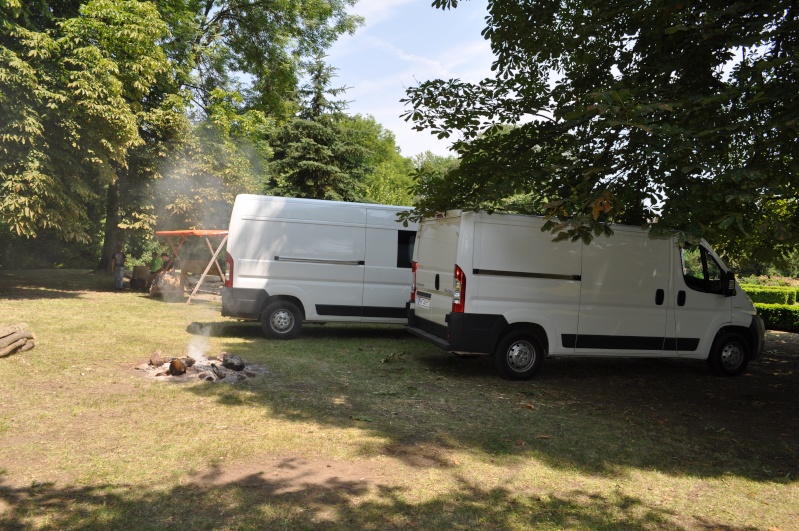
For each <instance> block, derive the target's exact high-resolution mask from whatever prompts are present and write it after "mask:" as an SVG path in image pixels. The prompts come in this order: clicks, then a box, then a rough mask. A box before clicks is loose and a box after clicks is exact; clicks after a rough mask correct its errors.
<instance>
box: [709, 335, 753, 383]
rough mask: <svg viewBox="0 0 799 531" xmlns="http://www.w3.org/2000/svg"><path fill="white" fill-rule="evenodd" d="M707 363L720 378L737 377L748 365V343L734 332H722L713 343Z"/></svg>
mask: <svg viewBox="0 0 799 531" xmlns="http://www.w3.org/2000/svg"><path fill="white" fill-rule="evenodd" d="M708 362H709V363H710V366H711V367H713V370H714V371H716V372H717V373H718V374H720V375H722V376H738V375H739V374H741V373H742V372H744V371H745V370H746V366H747V365H748V364H749V343H747V342H746V340H745V339H744V338H743V336H741V335H740V334H736V333H735V332H722V333H720V334H719V335H718V336H716V340H715V341H713V347H712V348H711V349H710V356H709V357H708Z"/></svg>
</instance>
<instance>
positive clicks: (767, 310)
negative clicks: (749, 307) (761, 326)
mask: <svg viewBox="0 0 799 531" xmlns="http://www.w3.org/2000/svg"><path fill="white" fill-rule="evenodd" d="M755 308H757V314H758V315H759V316H760V317H762V318H763V321H764V322H765V323H766V330H781V331H783V332H799V305H797V304H794V305H788V304H762V303H755Z"/></svg>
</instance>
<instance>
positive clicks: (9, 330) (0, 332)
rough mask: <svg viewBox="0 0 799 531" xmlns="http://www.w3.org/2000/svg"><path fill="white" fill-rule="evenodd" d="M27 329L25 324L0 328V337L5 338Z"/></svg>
mask: <svg viewBox="0 0 799 531" xmlns="http://www.w3.org/2000/svg"><path fill="white" fill-rule="evenodd" d="M26 328H28V325H26V324H25V323H17V324H15V325H9V326H0V337H6V336H7V335H11V334H13V333H15V332H22V331H23V330H25V329H26Z"/></svg>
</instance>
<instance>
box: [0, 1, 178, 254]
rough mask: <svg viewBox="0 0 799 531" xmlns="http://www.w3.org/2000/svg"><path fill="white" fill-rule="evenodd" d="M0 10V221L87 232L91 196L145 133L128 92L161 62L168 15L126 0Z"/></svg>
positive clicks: (26, 228) (15, 229)
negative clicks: (140, 130)
mask: <svg viewBox="0 0 799 531" xmlns="http://www.w3.org/2000/svg"><path fill="white" fill-rule="evenodd" d="M0 14H1V15H2V19H0V120H2V125H0V130H2V131H3V133H2V136H0V190H2V199H0V217H1V218H2V221H0V223H2V225H3V226H5V228H6V229H8V230H10V231H11V232H12V233H15V234H17V235H21V236H27V237H35V236H36V234H37V233H38V232H39V231H40V230H50V231H52V232H53V233H54V234H56V235H57V236H58V237H60V238H62V239H66V240H77V241H80V242H86V241H88V240H89V239H90V236H91V235H90V233H89V227H90V226H91V220H90V219H89V209H88V208H87V205H89V204H92V203H95V202H97V201H98V200H101V199H102V191H103V189H104V187H106V186H108V185H109V184H111V183H113V182H114V181H115V180H116V174H117V171H118V170H119V169H120V168H123V167H125V165H126V164H127V159H126V157H127V151H128V150H129V149H131V148H133V147H135V146H137V145H140V144H142V142H143V140H142V138H141V137H140V136H139V134H138V130H137V113H138V112H139V111H140V107H139V106H136V105H132V104H131V102H134V101H138V100H141V99H142V97H143V96H144V94H146V93H147V92H148V91H149V89H150V87H151V86H152V84H153V83H154V81H155V78H156V76H157V75H158V74H159V73H160V72H161V71H162V70H163V68H164V67H165V57H164V54H163V51H162V50H161V48H160V47H159V46H158V45H157V43H158V41H159V40H160V39H163V38H164V37H165V36H166V34H167V28H166V25H165V24H164V23H163V22H162V21H161V19H160V17H159V16H158V12H157V11H156V10H155V6H154V5H153V4H151V3H148V2H138V1H126V0H122V1H111V0H91V1H89V2H86V3H85V4H82V5H81V4H79V3H78V2H63V3H57V4H55V5H52V6H51V5H49V3H48V2H45V1H32V2H26V3H25V5H24V6H23V5H22V3H21V2H18V1H16V0H6V1H5V2H4V3H3V5H2V7H0Z"/></svg>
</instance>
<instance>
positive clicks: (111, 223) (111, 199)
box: [97, 183, 125, 274]
mask: <svg viewBox="0 0 799 531" xmlns="http://www.w3.org/2000/svg"><path fill="white" fill-rule="evenodd" d="M120 206H121V205H120V199H119V187H118V186H117V184H116V183H112V184H110V185H109V186H108V197H107V199H106V204H105V238H104V240H103V252H102V254H101V255H100V263H99V264H97V269H98V271H103V272H106V273H109V274H110V273H111V259H112V257H113V255H114V251H115V250H116V247H117V245H124V243H125V233H124V231H123V229H120V228H119V223H120V221H122V215H121V214H120Z"/></svg>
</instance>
